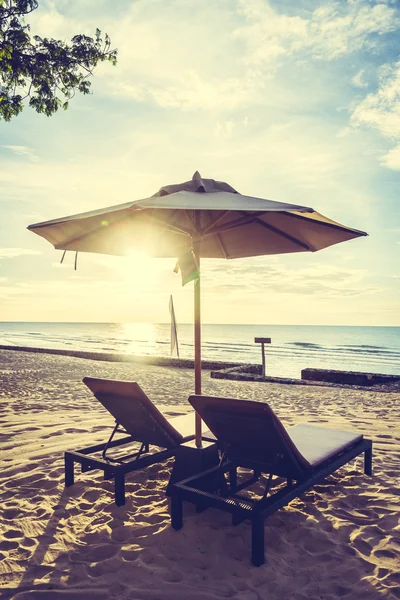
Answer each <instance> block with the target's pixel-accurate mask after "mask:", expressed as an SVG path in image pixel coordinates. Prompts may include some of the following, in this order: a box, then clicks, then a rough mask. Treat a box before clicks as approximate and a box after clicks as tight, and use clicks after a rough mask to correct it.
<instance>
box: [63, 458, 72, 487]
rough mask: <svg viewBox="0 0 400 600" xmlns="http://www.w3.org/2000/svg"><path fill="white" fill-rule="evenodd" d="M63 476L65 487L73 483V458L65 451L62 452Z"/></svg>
mask: <svg viewBox="0 0 400 600" xmlns="http://www.w3.org/2000/svg"><path fill="white" fill-rule="evenodd" d="M64 477H65V487H69V486H70V485H73V483H74V459H73V457H72V456H71V455H70V454H68V452H66V453H65V454H64Z"/></svg>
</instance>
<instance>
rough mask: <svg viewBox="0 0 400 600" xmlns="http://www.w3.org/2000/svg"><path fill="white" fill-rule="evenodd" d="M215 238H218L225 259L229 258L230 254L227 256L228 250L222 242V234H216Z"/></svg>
mask: <svg viewBox="0 0 400 600" xmlns="http://www.w3.org/2000/svg"><path fill="white" fill-rule="evenodd" d="M215 237H216V238H217V240H218V244H219V247H220V248H221V251H222V254H223V255H224V258H228V254H227V252H226V250H225V246H224V244H223V242H222V240H221V236H220V234H219V233H216V234H215Z"/></svg>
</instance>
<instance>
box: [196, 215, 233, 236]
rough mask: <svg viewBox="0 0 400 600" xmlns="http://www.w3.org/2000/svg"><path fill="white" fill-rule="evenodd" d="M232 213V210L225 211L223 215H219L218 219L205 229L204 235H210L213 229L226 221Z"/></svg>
mask: <svg viewBox="0 0 400 600" xmlns="http://www.w3.org/2000/svg"><path fill="white" fill-rule="evenodd" d="M230 212H231V211H230V210H224V211H223V213H222V215H219V216H218V217H217V218H216V219H214V221H213V222H212V223H210V224H209V225H208V226H207V227H206V228H205V229H203V231H202V235H206V234H207V233H209V232H210V231H211V230H212V229H213V227H215V225H217V223H219V222H220V221H222V219H224V218H225V217H226V215H228V214H229V213H230Z"/></svg>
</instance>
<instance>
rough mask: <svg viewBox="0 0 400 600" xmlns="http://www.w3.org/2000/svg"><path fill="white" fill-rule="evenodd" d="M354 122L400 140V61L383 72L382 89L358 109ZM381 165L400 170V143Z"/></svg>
mask: <svg viewBox="0 0 400 600" xmlns="http://www.w3.org/2000/svg"><path fill="white" fill-rule="evenodd" d="M352 121H353V123H354V124H356V125H366V126H368V127H371V128H373V129H376V130H377V131H379V132H380V133H381V134H382V135H383V136H384V137H386V138H387V139H388V140H390V141H392V142H393V141H394V142H398V141H400V61H398V62H395V63H390V64H385V65H383V66H382V67H381V69H380V79H379V87H378V89H377V90H376V92H374V93H371V94H368V96H366V98H364V99H363V100H362V101H361V102H360V103H359V104H358V105H357V106H356V108H355V109H354V111H353V114H352ZM381 164H382V165H384V166H386V167H389V168H391V169H400V144H399V145H396V146H395V147H394V148H393V149H391V150H390V151H389V152H388V153H387V154H386V155H384V156H383V157H382V159H381Z"/></svg>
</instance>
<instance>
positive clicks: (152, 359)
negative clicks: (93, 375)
mask: <svg viewBox="0 0 400 600" xmlns="http://www.w3.org/2000/svg"><path fill="white" fill-rule="evenodd" d="M0 350H7V351H8V350H11V351H15V352H34V353H37V354H53V355H57V356H69V357H72V358H84V359H87V360H100V361H105V362H123V363H138V364H145V365H146V364H147V365H158V366H162V367H172V368H176V369H193V368H194V360H192V359H187V358H168V357H164V356H138V355H135V354H118V353H113V352H89V351H86V350H67V349H63V348H40V347H35V346H10V345H6V344H0ZM244 364H245V363H238V362H228V361H218V360H202V361H201V366H202V368H203V369H205V370H206V371H211V370H213V369H228V368H230V367H240V366H242V365H244Z"/></svg>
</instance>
